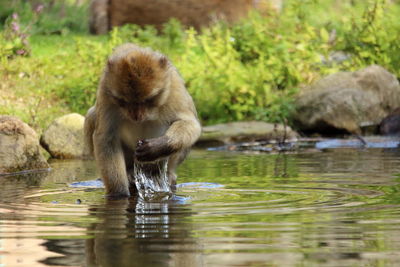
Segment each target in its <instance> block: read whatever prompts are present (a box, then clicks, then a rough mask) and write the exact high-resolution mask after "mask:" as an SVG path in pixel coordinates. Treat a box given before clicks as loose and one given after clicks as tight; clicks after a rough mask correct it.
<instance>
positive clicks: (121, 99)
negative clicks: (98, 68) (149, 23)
mask: <svg viewBox="0 0 400 267" xmlns="http://www.w3.org/2000/svg"><path fill="white" fill-rule="evenodd" d="M168 67H169V66H168V60H167V59H166V58H165V57H163V56H162V57H160V56H159V55H158V54H154V53H144V52H136V51H135V52H132V53H130V54H128V55H127V56H126V57H124V58H122V59H120V60H119V61H117V62H115V64H111V65H109V71H110V72H111V73H112V75H111V77H113V81H112V84H114V86H110V87H109V88H110V89H109V90H110V91H111V92H110V95H111V97H112V101H113V102H114V103H115V105H117V106H118V107H119V108H120V109H121V112H122V113H123V114H124V116H126V117H127V118H128V119H130V120H133V121H139V122H140V121H146V120H155V119H157V118H158V117H159V114H158V111H159V107H161V106H162V105H163V104H164V103H165V101H166V98H167V97H168V93H169V69H168Z"/></svg>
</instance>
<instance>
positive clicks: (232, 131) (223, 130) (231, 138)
mask: <svg viewBox="0 0 400 267" xmlns="http://www.w3.org/2000/svg"><path fill="white" fill-rule="evenodd" d="M297 137H298V134H297V133H296V132H295V131H293V130H292V129H291V128H290V127H289V126H286V127H285V126H284V125H282V124H272V123H267V122H261V121H247V122H246V121H243V122H231V123H224V124H216V125H210V126H205V127H203V131H202V135H201V136H200V138H199V140H198V141H197V143H196V146H202V147H206V146H222V145H227V144H232V143H237V142H250V141H257V140H278V141H283V139H284V138H285V139H286V141H288V140H293V139H296V138H297Z"/></svg>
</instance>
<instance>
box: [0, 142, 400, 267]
mask: <svg viewBox="0 0 400 267" xmlns="http://www.w3.org/2000/svg"><path fill="white" fill-rule="evenodd" d="M399 163H400V151H399V149H376V148H351V149H347V148H340V149H324V150H315V151H313V152H312V153H310V152H303V153H291V154H274V155H271V154H263V153H242V152H241V153H238V152H224V151H209V152H207V151H193V152H192V153H191V156H190V157H189V159H188V160H187V161H186V162H185V163H184V164H183V165H182V166H181V167H180V169H179V177H178V183H180V185H179V186H178V189H177V190H178V191H177V195H176V197H174V198H173V199H172V200H169V201H166V202H156V203H147V202H143V201H137V200H135V199H129V200H128V199H125V200H113V201H111V200H106V199H104V197H103V195H104V190H103V189H102V188H98V186H97V187H96V184H94V185H95V186H93V187H91V186H90V184H89V186H84V187H71V186H70V184H72V183H74V182H75V183H76V182H79V181H87V180H95V179H96V178H98V174H97V173H96V168H95V164H94V162H92V161H53V162H51V165H52V168H53V170H52V171H51V172H50V173H47V174H43V173H42V174H30V175H20V176H8V177H0V186H1V189H2V190H1V191H0V266H60V265H61V266H184V267H186V266H396V265H397V266H398V263H399V262H400V192H399V191H400V185H399V182H400V180H399V173H400V164H399ZM92 185H93V184H92ZM97 185H98V184H97Z"/></svg>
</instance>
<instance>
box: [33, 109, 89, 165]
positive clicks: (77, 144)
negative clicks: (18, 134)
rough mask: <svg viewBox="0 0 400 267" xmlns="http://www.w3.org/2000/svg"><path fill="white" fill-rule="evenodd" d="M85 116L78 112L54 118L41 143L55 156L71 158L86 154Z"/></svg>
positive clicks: (81, 156)
mask: <svg viewBox="0 0 400 267" xmlns="http://www.w3.org/2000/svg"><path fill="white" fill-rule="evenodd" d="M84 121H85V117H83V116H82V115H79V114H77V113H72V114H68V115H64V116H62V117H60V118H57V119H56V120H54V121H53V122H52V123H51V124H50V126H49V127H48V128H47V129H46V130H45V131H44V133H43V135H42V137H41V139H40V143H41V144H42V146H43V147H44V148H45V149H46V150H47V151H48V152H49V153H50V155H51V157H53V158H60V159H71V158H83V157H85V156H86V153H85V152H84V144H83V123H84Z"/></svg>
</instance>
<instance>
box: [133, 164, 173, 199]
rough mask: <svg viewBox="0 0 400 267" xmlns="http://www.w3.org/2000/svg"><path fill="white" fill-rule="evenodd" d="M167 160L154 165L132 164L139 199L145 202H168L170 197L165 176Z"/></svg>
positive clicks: (169, 188) (168, 185) (169, 189)
mask: <svg viewBox="0 0 400 267" xmlns="http://www.w3.org/2000/svg"><path fill="white" fill-rule="evenodd" d="M167 169H168V159H163V160H159V161H156V162H154V163H141V162H138V161H135V163H134V174H133V175H134V177H135V184H136V189H137V191H138V193H139V197H140V198H141V199H142V200H145V201H151V202H154V201H162V200H168V199H169V198H170V197H171V196H172V191H171V186H170V184H169V181H168V176H167Z"/></svg>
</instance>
